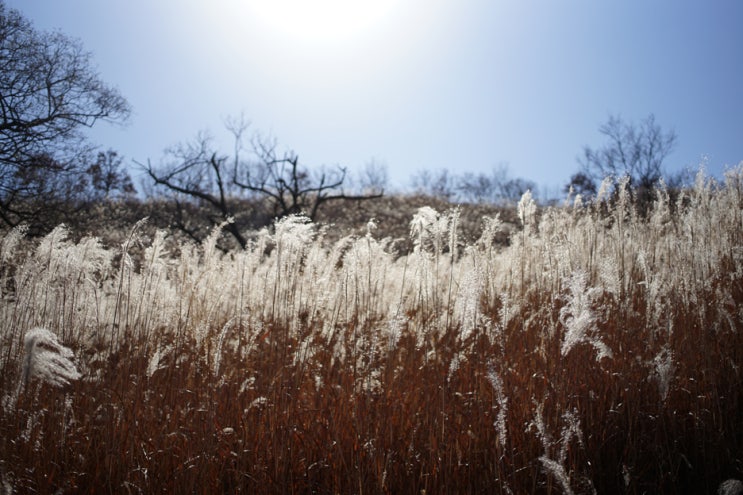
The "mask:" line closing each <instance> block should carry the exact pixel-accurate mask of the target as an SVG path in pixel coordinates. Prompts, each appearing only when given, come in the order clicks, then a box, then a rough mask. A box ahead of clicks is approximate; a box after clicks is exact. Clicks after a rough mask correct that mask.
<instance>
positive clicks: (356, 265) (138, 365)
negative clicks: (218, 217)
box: [0, 175, 743, 494]
mask: <svg viewBox="0 0 743 495" xmlns="http://www.w3.org/2000/svg"><path fill="white" fill-rule="evenodd" d="M739 177H740V175H738V176H737V178H739ZM735 178H736V177H734V176H732V175H731V178H730V181H729V182H728V183H727V184H726V185H725V186H720V187H719V188H715V187H714V186H713V185H710V184H708V183H703V184H701V185H698V189H697V190H696V192H689V198H690V199H689V204H688V205H687V207H686V208H687V209H686V210H684V212H680V213H679V214H678V216H676V217H673V218H670V217H663V216H662V215H660V214H658V216H657V217H653V218H649V219H647V220H642V219H639V218H637V217H635V216H633V215H632V213H631V208H629V207H628V206H627V205H625V206H627V208H628V209H627V210H621V211H620V208H622V207H621V205H620V206H616V205H615V206H614V207H613V208H614V210H613V211H611V212H609V215H608V216H607V215H604V214H603V213H599V212H598V209H596V210H593V209H591V208H590V207H589V208H586V209H584V210H572V209H571V208H565V209H559V210H554V211H550V212H544V214H543V215H542V220H540V222H541V223H540V224H539V226H538V228H534V229H533V230H530V229H529V227H528V226H527V228H525V229H524V230H521V231H519V232H516V233H514V234H513V236H512V238H511V245H510V246H509V247H507V248H503V247H499V246H497V245H493V244H487V243H485V244H483V243H480V244H475V243H468V245H469V246H470V249H469V250H467V251H465V250H464V249H461V251H460V253H461V254H460V256H461V259H459V260H454V259H452V258H451V257H450V256H449V254H448V253H449V251H448V249H449V248H442V249H441V250H440V251H436V250H435V249H434V250H432V251H428V252H427V254H425V256H423V255H421V256H419V257H418V258H416V255H415V254H412V255H410V256H408V257H402V258H399V259H395V256H392V255H391V256H390V257H389V259H385V258H383V257H382V255H379V254H375V253H377V251H374V249H376V248H375V245H376V244H375V243H374V242H375V241H372V240H370V239H366V240H365V238H363V237H362V238H361V239H358V243H357V244H353V242H356V241H348V242H347V243H346V244H344V245H343V246H344V247H342V248H341V247H338V245H337V244H333V243H331V245H330V247H323V245H322V243H321V242H320V241H312V242H311V243H309V245H307V244H306V243H305V245H304V246H303V247H301V246H295V247H288V246H289V244H288V241H286V242H287V244H281V246H282V247H281V248H280V247H279V243H278V242H279V241H278V240H276V244H275V245H274V246H273V247H272V248H271V249H270V250H267V251H264V250H263V248H262V247H260V246H259V247H256V249H255V251H254V252H253V253H252V254H251V253H248V254H246V255H245V258H241V257H240V256H238V255H235V254H228V255H221V254H218V253H215V252H213V251H210V249H209V247H208V246H205V247H203V248H199V249H201V250H200V251H199V252H198V253H196V254H193V257H189V256H190V255H189V254H188V253H189V250H188V249H187V248H184V249H183V250H182V252H180V253H179V257H178V258H176V257H174V256H170V255H168V253H163V254H162V255H161V256H158V255H156V254H154V253H152V252H149V251H146V249H144V248H146V247H151V245H152V243H150V244H149V245H148V244H147V242H144V241H143V242H144V245H143V249H142V250H141V256H140V257H137V256H135V257H134V259H132V260H131V262H129V261H127V258H126V256H127V253H123V255H121V253H120V254H119V257H118V258H117V257H115V256H113V255H112V254H111V253H109V255H110V257H109V258H106V259H109V260H110V261H109V262H108V263H109V265H106V266H98V267H88V268H82V264H81V265H80V266H78V268H74V267H73V268H74V269H73V268H70V267H69V266H67V265H63V264H60V265H59V266H57V265H55V263H57V261H54V260H52V259H51V257H49V259H46V266H45V267H44V266H37V265H33V266H36V268H35V269H36V270H37V271H33V270H32V268H33V267H32V266H31V265H32V264H33V263H36V262H37V261H38V260H37V261H34V260H33V259H34V256H36V257H37V258H40V259H42V260H44V259H45V258H44V257H43V253H42V252H37V254H36V255H34V254H33V251H32V250H21V249H18V251H17V253H18V254H16V255H13V256H10V257H9V258H8V259H7V260H8V261H7V263H13V267H14V268H13V269H10V268H9V266H10V265H6V266H5V267H4V268H3V270H4V271H3V272H2V274H0V275H1V276H2V277H1V278H2V280H0V282H2V284H3V301H2V304H3V309H2V312H1V315H2V321H3V325H4V327H3V329H4V330H3V331H4V332H5V333H4V334H3V341H2V342H3V347H2V351H3V352H2V357H0V359H1V360H0V365H2V376H1V377H0V393H2V395H3V396H6V395H7V394H10V393H11V392H12V391H13V390H15V388H16V384H17V380H18V379H19V373H20V369H19V363H20V359H21V357H22V350H21V349H20V347H19V345H20V340H21V338H22V334H23V331H24V330H26V329H27V328H29V327H30V326H31V325H37V324H44V325H46V326H48V327H50V328H51V329H53V330H54V331H55V333H57V334H58V335H60V336H61V337H62V339H63V340H64V341H65V342H66V344H67V345H69V346H70V347H71V348H73V350H74V351H75V354H76V357H77V361H78V363H79V366H80V369H81V371H82V372H83V375H84V377H83V378H82V379H81V380H79V381H76V382H74V383H72V384H71V385H69V386H67V387H65V388H61V389H60V388H54V387H51V386H49V385H47V384H44V383H40V382H38V381H36V382H33V383H32V385H31V386H30V387H29V388H27V389H25V390H23V391H22V392H21V394H20V396H19V398H18V402H17V404H16V406H15V407H3V408H2V409H0V482H1V483H4V484H5V485H4V486H6V487H12V489H13V490H14V492H18V493H30V492H54V491H55V490H60V492H61V493H106V492H108V493H162V492H165V493H423V491H425V493H428V494H431V493H563V492H566V491H571V492H573V493H591V492H592V491H593V490H595V491H596V492H598V493H713V492H714V491H715V489H716V487H717V486H718V484H719V483H720V482H721V481H723V480H724V479H727V478H729V477H741V476H743V465H742V464H741V463H742V462H743V457H741V452H743V434H742V430H741V425H743V412H742V411H743V408H742V407H741V405H742V404H741V399H743V393H742V390H743V388H742V385H743V384H742V383H741V366H742V365H743V320H742V318H743V314H741V309H740V301H743V265H741V263H742V262H743V256H742V255H741V245H743V244H742V243H743V235H742V234H741V228H740V227H741V223H740V217H741V208H742V207H743V201H742V200H741V193H742V189H741V187H740V181H738V182H736V181H734V180H733V179H735ZM620 203H621V201H620ZM657 208H658V211H660V209H661V205H658V206H657ZM723 208H724V209H725V211H723ZM612 215H613V216H612ZM441 218H444V216H442V217H441ZM654 222H655V223H654ZM290 234H291V235H296V236H299V235H301V234H298V233H297V231H293V233H290ZM712 234H714V235H712ZM129 237H131V238H132V239H134V238H136V234H135V233H132V234H131V235H130V236H129ZM152 242H154V241H152ZM483 242H484V241H483ZM349 243H350V244H349ZM365 243H368V246H369V247H368V254H369V258H368V259H367V258H364V257H363V255H364V252H365V251H364V249H366V248H365V246H366V245H367V244H365ZM63 244H64V242H63V241H62V240H58V245H59V246H62V245H63ZM325 246H327V244H326V245H325ZM349 246H350V247H349ZM79 247H80V244H73V245H67V246H66V247H65V249H67V248H69V250H68V251H65V252H66V253H67V255H68V256H70V257H73V258H74V256H75V255H80V250H79ZM461 248H464V246H461ZM50 249H51V248H50ZM87 249H88V250H89V251H91V252H92V251H93V250H94V248H93V247H90V246H88V248H87ZM380 249H381V248H380ZM100 250H101V252H108V251H107V250H106V249H105V248H100ZM295 251H296V252H295ZM267 252H268V254H266V253H267ZM380 252H381V251H380ZM323 253H325V254H323ZM349 253H352V254H353V256H352V254H349ZM705 253H706V254H705ZM419 254H420V253H419ZM148 255H149V256H150V259H151V260H160V261H161V262H162V265H160V264H158V263H159V262H160V261H158V262H157V263H156V262H155V261H152V262H150V263H149V264H148V262H147V259H148V258H147V257H148ZM279 255H280V256H281V257H279ZM295 255H296V256H295ZM14 256H15V257H14ZM251 256H252V257H251ZM323 256H326V257H323ZM354 256H356V257H354ZM121 260H123V261H121ZM607 260H608V261H607ZM32 261H33V263H32ZM65 266H67V268H65ZM76 266H77V265H76ZM55 267H56V268H55ZM158 267H159V268H158ZM473 267H479V268H477V269H475V268H473ZM550 267H551V268H550ZM367 269H368V270H367ZM86 270H87V271H86ZM49 271H53V272H54V274H55V276H50V274H49V273H48V272H49ZM576 273H582V274H584V275H585V280H586V283H587V284H588V285H587V286H586V287H584V288H583V289H581V288H580V287H579V286H573V285H570V284H571V283H572V282H569V280H570V277H572V276H574V274H576ZM24 274H25V275H24ZM32 275H33V277H36V279H34V280H31V277H32ZM24 276H25V277H26V278H24ZM614 276H616V277H615V278H616V279H615V278H612V277H614ZM43 277H47V278H43ZM468 277H470V278H468ZM471 277H475V279H476V280H479V285H478V284H475V285H474V286H476V287H478V290H476V291H474V292H472V291H473V290H474V289H467V287H470V286H469V285H468V284H472V282H471V280H474V279H473V278H471ZM477 277H479V278H477ZM668 285H671V286H670V287H669V286H668ZM474 286H473V287H474ZM576 287H577V288H576ZM592 288H600V289H601V290H598V291H595V292H591V293H590V294H589V292H588V291H589V290H590V289H592ZM579 289H580V290H579ZM468 290H470V292H468ZM581 291H582V292H581ZM578 293H580V294H582V295H584V296H585V297H586V298H587V299H586V300H587V301H588V305H587V311H588V313H590V315H591V316H592V317H593V320H592V321H593V323H592V325H591V328H590V333H587V334H585V335H584V338H583V339H582V340H581V339H578V340H577V341H576V342H575V343H574V344H573V345H572V346H571V347H570V348H569V349H568V350H567V352H565V349H566V347H565V339H566V336H567V334H568V331H569V328H568V327H570V326H571V325H574V324H575V322H573V323H571V320H570V319H569V317H570V316H573V317H576V318H577V316H578V315H577V314H572V313H571V314H568V313H566V311H567V310H566V309H565V308H572V310H571V311H573V313H577V309H576V308H577V306H576V304H577V303H576V298H577V297H578ZM472 294H475V297H476V298H477V304H476V306H477V308H478V309H477V312H476V318H474V319H470V318H471V315H470V316H468V315H469V313H467V311H466V310H465V309H462V308H463V306H461V305H462V304H464V303H463V302H462V300H463V299H466V297H468V295H469V296H472ZM71 299H74V300H77V301H78V302H79V304H75V303H73V302H71ZM269 301H270V302H271V303H272V304H271V305H269V304H268V303H269ZM263 303H265V304H263ZM274 303H276V304H274ZM571 304H572V306H571ZM81 305H82V306H81ZM95 305H97V306H98V307H97V308H92V306H95ZM588 313H587V314H588ZM395 324H398V325H400V334H399V340H397V339H396V338H395V337H394V336H393V333H392V332H390V330H389V329H390V328H391V326H392V325H395ZM597 342H600V343H602V344H604V345H605V346H606V347H608V349H610V350H611V353H612V356H611V357H604V358H602V359H600V360H598V359H597V347H596V344H597ZM664 352H665V353H666V354H664ZM669 356H670V360H669V361H667V362H668V363H669V364H671V369H670V371H668V373H667V374H666V378H667V379H668V380H669V381H668V387H667V394H665V396H664V393H663V386H662V383H663V382H662V379H661V378H662V375H663V372H662V371H661V368H659V367H658V366H659V365H660V364H662V363H663V362H664V361H663V359H664V358H665V357H669ZM498 380H500V383H501V385H502V390H500V391H499V390H498V388H497V386H496V382H497V381H498ZM6 405H7V404H6ZM499 419H503V420H504V423H502V424H500V425H499V424H498V421H499ZM561 476H562V477H563V479H560V478H561Z"/></svg>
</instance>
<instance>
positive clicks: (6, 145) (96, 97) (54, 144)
mask: <svg viewBox="0 0 743 495" xmlns="http://www.w3.org/2000/svg"><path fill="white" fill-rule="evenodd" d="M0 67H1V69H0V220H1V221H2V222H4V223H5V224H7V225H10V226H14V225H17V224H19V223H21V222H24V221H38V220H39V217H38V214H39V210H38V209H37V208H35V207H34V206H33V205H29V203H35V204H37V205H38V204H41V203H42V202H44V201H46V202H47V203H48V202H51V201H52V200H54V201H56V200H60V201H59V202H58V207H63V206H64V205H65V204H67V200H68V199H71V198H67V197H63V195H64V194H74V193H77V192H81V191H80V190H79V189H80V188H76V187H67V186H71V185H74V183H75V182H76V181H77V179H76V177H79V176H80V175H81V174H84V172H85V171H84V169H83V164H84V160H82V159H81V157H84V156H85V155H86V154H89V153H90V151H91V147H90V145H89V144H88V143H87V141H86V139H85V137H84V135H83V133H82V131H83V129H85V128H87V127H91V126H93V125H94V124H95V123H96V122H98V121H100V120H104V121H112V122H115V121H123V120H125V119H126V118H127V117H128V115H129V112H130V109H129V105H128V103H127V102H126V100H125V99H124V98H123V97H122V96H121V95H120V94H119V92H118V91H117V90H116V89H114V88H112V87H110V86H108V85H106V84H105V83H103V82H102V81H101V79H100V78H99V77H98V74H97V73H96V71H95V70H94V67H93V65H92V62H91V56H90V54H89V53H87V52H85V51H84V50H83V48H82V46H81V45H80V43H79V42H77V41H75V40H72V39H70V38H68V37H67V36H65V35H64V34H62V33H58V32H52V33H47V32H39V31H36V30H35V29H34V28H33V26H32V25H31V23H30V22H29V21H28V20H27V19H25V18H24V17H23V16H21V14H20V13H19V12H18V11H16V10H13V9H8V8H6V6H5V4H4V3H2V2H0ZM61 183H64V184H65V187H59V186H60V184H61Z"/></svg>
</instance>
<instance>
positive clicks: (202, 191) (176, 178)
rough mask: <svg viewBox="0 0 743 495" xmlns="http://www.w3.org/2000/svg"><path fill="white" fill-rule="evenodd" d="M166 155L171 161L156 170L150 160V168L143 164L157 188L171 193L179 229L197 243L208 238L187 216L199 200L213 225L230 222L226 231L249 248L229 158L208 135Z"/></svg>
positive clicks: (178, 147) (242, 245) (198, 204)
mask: <svg viewBox="0 0 743 495" xmlns="http://www.w3.org/2000/svg"><path fill="white" fill-rule="evenodd" d="M166 155H167V157H168V161H167V162H166V163H164V164H161V165H160V166H159V167H154V166H153V165H152V163H151V162H149V161H148V162H147V165H146V166H144V165H142V164H139V165H140V166H142V167H143V168H144V170H145V171H146V172H147V175H149V176H150V178H151V179H152V180H153V181H154V182H155V184H156V185H159V186H162V187H164V188H165V189H166V190H167V191H169V192H170V193H171V199H172V200H173V202H174V204H175V206H176V212H175V215H174V218H173V219H172V220H173V221H174V222H175V223H176V226H177V227H178V228H179V229H180V230H181V231H183V232H184V233H186V234H187V235H188V236H189V237H191V238H192V239H194V240H196V241H201V240H202V239H203V238H204V236H205V235H206V232H205V231H204V226H203V225H200V224H199V223H196V224H194V223H193V222H192V220H193V218H192V215H190V214H186V213H185V212H186V210H189V209H191V204H190V202H191V201H193V200H195V201H196V202H197V206H202V207H206V209H205V210H204V211H205V212H207V219H208V221H209V222H210V223H212V224H215V223H217V224H221V223H223V222H227V224H226V227H225V228H226V230H227V231H228V232H230V234H232V236H233V237H234V238H235V240H236V241H237V242H238V244H240V246H241V247H245V246H246V244H247V240H246V239H245V237H244V236H243V235H242V233H241V232H240V228H239V225H238V224H236V223H235V218H236V217H237V213H238V211H237V208H236V207H235V205H234V201H232V197H233V196H234V194H233V191H232V176H231V167H230V165H229V164H228V157H227V156H224V155H220V154H219V153H218V152H216V151H214V149H213V147H212V142H211V139H210V137H209V136H208V135H207V134H205V133H201V134H199V135H198V136H197V138H196V139H195V140H194V141H192V142H190V143H186V144H181V145H178V146H175V147H173V148H170V149H168V150H166ZM207 228H208V226H207Z"/></svg>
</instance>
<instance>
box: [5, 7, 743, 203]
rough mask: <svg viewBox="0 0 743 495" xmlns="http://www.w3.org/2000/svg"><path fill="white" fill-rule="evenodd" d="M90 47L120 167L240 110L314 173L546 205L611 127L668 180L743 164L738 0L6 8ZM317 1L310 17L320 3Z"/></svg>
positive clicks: (108, 142) (104, 139)
mask: <svg viewBox="0 0 743 495" xmlns="http://www.w3.org/2000/svg"><path fill="white" fill-rule="evenodd" d="M6 4H7V5H9V6H10V7H13V8H17V9H18V10H20V11H21V12H22V13H23V14H25V15H26V16H27V17H28V18H30V19H31V20H32V21H33V22H34V24H35V26H36V27H38V28H40V29H59V30H61V31H62V32H64V33H66V34H68V35H70V36H72V37H75V38H79V39H80V40H81V41H82V43H83V45H84V46H85V48H86V49H88V50H90V51H92V52H93V55H94V59H95V61H96V63H97V64H98V66H99V69H100V73H101V75H102V77H103V79H104V80H105V81H107V82H109V83H110V84H113V85H115V86H117V87H118V88H119V89H120V90H121V92H122V94H123V95H124V96H125V97H126V98H127V99H128V100H129V102H130V103H131V104H132V106H133V109H134V113H133V115H132V119H131V122H130V123H129V125H127V126H126V127H124V128H116V127H107V126H105V125H102V126H100V127H98V128H96V129H94V131H93V136H94V138H95V140H96V141H97V142H98V143H99V144H100V145H101V146H102V147H104V148H109V147H110V148H113V149H115V150H117V151H118V152H119V153H120V154H122V155H124V156H125V157H126V158H127V159H128V160H137V161H140V162H144V161H146V160H148V159H150V160H152V161H153V163H157V162H158V161H159V160H160V158H161V157H162V152H163V149H164V148H166V147H168V146H171V145H174V144H176V143H178V142H181V141H186V140H188V139H191V138H192V137H194V136H195V134H196V133H197V132H198V131H200V130H204V129H208V130H209V131H210V132H211V133H212V134H213V135H214V136H215V137H216V138H218V139H223V141H222V142H223V143H224V149H225V152H229V149H230V145H229V140H228V137H227V135H226V133H225V132H224V126H223V120H224V118H226V117H228V116H230V115H233V116H234V115H238V114H240V113H241V112H242V113H244V114H245V115H246V117H247V118H248V119H249V120H250V121H251V122H252V129H253V130H255V131H260V132H262V133H267V134H271V135H273V136H274V137H275V138H276V139H277V140H278V141H279V143H280V145H281V146H283V147H286V148H287V149H293V150H294V151H296V152H297V153H298V155H299V157H300V160H301V161H302V162H304V163H305V164H306V165H308V166H310V167H314V166H320V165H334V164H341V165H347V166H349V168H351V169H358V168H361V167H362V166H363V165H364V164H365V163H367V162H368V161H370V160H371V159H376V160H377V161H379V162H382V163H386V164H387V166H388V168H389V173H390V179H391V181H392V183H393V185H396V186H398V187H405V186H407V185H409V181H410V177H411V176H412V175H413V174H415V173H416V172H417V171H419V170H421V169H431V170H439V169H444V168H447V169H450V170H452V171H457V172H464V171H469V172H480V171H486V172H487V171H489V170H491V169H492V168H493V167H496V166H498V165H499V164H503V163H507V164H508V166H509V170H510V174H511V175H512V176H519V177H524V178H527V179H530V180H533V181H535V182H537V183H538V184H540V186H542V187H544V188H546V189H548V190H551V192H552V193H553V194H554V193H556V191H557V189H558V188H559V187H560V186H562V185H564V184H565V183H566V182H567V181H568V179H569V177H570V175H571V174H572V173H573V172H575V171H576V170H577V168H578V164H577V162H576V157H577V156H578V155H579V154H580V153H581V150H582V148H583V146H585V145H591V146H599V145H601V144H602V142H603V140H602V137H601V135H600V134H599V133H598V127H599V126H600V125H601V124H602V123H604V122H605V121H606V120H607V118H608V116H609V115H610V114H619V115H621V116H622V117H623V118H624V119H625V120H627V121H639V120H641V119H642V118H644V117H646V116H647V115H648V114H650V113H654V114H655V117H656V121H657V122H658V123H659V124H660V125H661V126H662V127H663V128H664V129H673V130H675V131H676V133H677V134H678V145H677V147H676V149H675V151H674V153H673V154H672V155H671V156H670V157H669V160H668V162H667V166H668V168H669V169H671V170H677V169H680V168H683V167H685V166H693V167H696V166H697V165H698V164H699V163H700V161H701V160H702V157H703V156H706V157H707V167H708V170H709V171H710V172H711V173H714V174H717V175H719V174H720V173H721V172H722V170H723V169H724V167H725V166H726V165H727V166H734V165H737V164H738V163H739V162H740V161H741V160H743V89H742V88H743V2H742V1H739V0H712V1H709V0H707V1H703V0H697V1H692V0H623V1H619V0H616V1H610V0H560V1H555V0H519V1H516V0H511V1H505V0H503V1H499V0H481V1H480V0H456V1H455V0H376V1H366V0H356V1H349V0H346V1H343V0H315V1H312V0H265V1H260V0H210V1H206V0H200V1H196V0H157V1H152V0H146V1H145V0H126V1H124V0H105V1H101V0H6ZM310 6H311V7H310Z"/></svg>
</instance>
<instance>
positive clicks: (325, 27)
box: [250, 0, 395, 41]
mask: <svg viewBox="0 0 743 495" xmlns="http://www.w3.org/2000/svg"><path fill="white" fill-rule="evenodd" d="M394 3H395V0H256V1H254V2H251V3H250V6H251V9H252V10H253V11H254V12H255V14H256V15H257V16H258V18H259V19H260V20H261V22H262V23H264V24H265V25H266V27H268V28H269V29H272V30H276V31H280V32H282V34H285V35H289V36H292V37H295V38H297V39H300V40H304V41H315V40H316V41H340V40H344V39H348V38H351V37H353V36H355V35H357V34H361V33H363V32H364V31H366V30H368V29H370V28H371V27H373V26H374V25H375V24H377V23H378V22H379V21H380V20H381V19H382V18H383V17H384V15H385V14H387V13H388V12H389V10H390V8H391V7H392V5H393V4H394Z"/></svg>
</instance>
